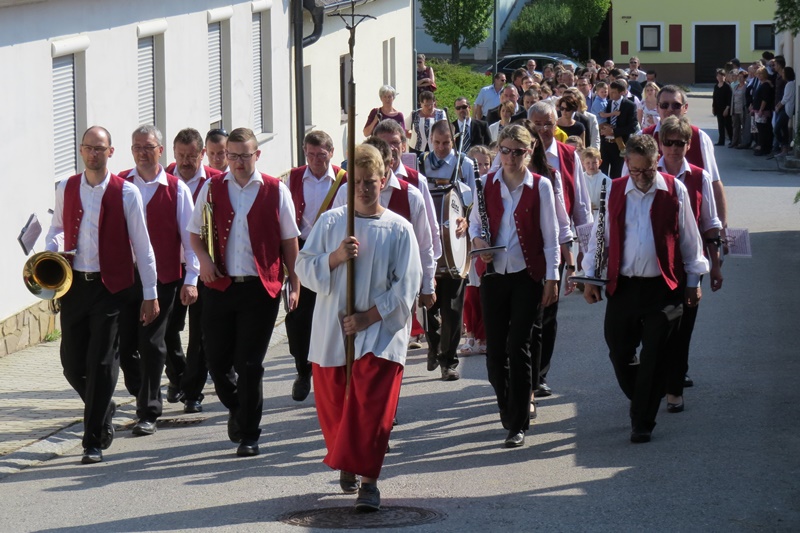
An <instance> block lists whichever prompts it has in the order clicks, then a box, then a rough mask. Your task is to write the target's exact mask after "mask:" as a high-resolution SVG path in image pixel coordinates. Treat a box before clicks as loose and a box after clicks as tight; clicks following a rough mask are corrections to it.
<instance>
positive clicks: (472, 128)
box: [453, 96, 492, 153]
mask: <svg viewBox="0 0 800 533" xmlns="http://www.w3.org/2000/svg"><path fill="white" fill-rule="evenodd" d="M455 107H456V116H457V117H458V118H457V119H456V120H454V121H453V129H455V131H456V135H457V136H458V141H456V145H457V146H460V147H461V149H462V151H463V152H464V153H466V152H468V151H469V149H470V148H471V147H473V146H480V145H483V146H489V145H490V144H491V142H492V137H491V135H490V134H489V125H488V124H487V123H486V122H484V121H483V120H478V119H474V118H470V116H469V111H470V105H469V100H468V99H467V98H466V97H465V96H459V97H458V98H456V103H455Z"/></svg>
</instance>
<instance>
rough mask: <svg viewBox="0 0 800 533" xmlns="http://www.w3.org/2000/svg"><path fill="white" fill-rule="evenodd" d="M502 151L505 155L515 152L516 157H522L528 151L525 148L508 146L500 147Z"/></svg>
mask: <svg viewBox="0 0 800 533" xmlns="http://www.w3.org/2000/svg"><path fill="white" fill-rule="evenodd" d="M499 150H500V153H501V154H503V155H508V154H513V156H514V157H522V156H523V155H525V154H526V153H527V152H528V151H527V150H526V149H524V148H513V149H512V148H506V147H505V146H501V147H500V148H499Z"/></svg>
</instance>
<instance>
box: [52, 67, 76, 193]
mask: <svg viewBox="0 0 800 533" xmlns="http://www.w3.org/2000/svg"><path fill="white" fill-rule="evenodd" d="M75 122H76V111H75V55H74V54H69V55H65V56H61V57H56V58H54V59H53V137H54V139H53V141H54V142H53V155H54V161H55V179H56V181H60V180H62V179H64V178H68V177H69V176H72V175H73V174H76V173H77V155H78V153H77V138H76V137H77V132H76V125H75Z"/></svg>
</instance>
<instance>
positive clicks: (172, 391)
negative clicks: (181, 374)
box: [167, 385, 184, 403]
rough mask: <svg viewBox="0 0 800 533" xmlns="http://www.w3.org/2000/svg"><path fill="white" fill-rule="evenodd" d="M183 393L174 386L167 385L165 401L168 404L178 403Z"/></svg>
mask: <svg viewBox="0 0 800 533" xmlns="http://www.w3.org/2000/svg"><path fill="white" fill-rule="evenodd" d="M183 396H184V395H183V391H181V390H180V389H179V388H178V387H176V386H174V385H167V401H168V402H169V403H178V402H180V401H181V400H183Z"/></svg>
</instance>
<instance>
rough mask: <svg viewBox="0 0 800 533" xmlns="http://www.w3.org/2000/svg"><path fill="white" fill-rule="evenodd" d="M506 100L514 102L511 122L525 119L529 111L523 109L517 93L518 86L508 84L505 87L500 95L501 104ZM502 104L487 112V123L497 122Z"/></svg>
mask: <svg viewBox="0 0 800 533" xmlns="http://www.w3.org/2000/svg"><path fill="white" fill-rule="evenodd" d="M506 102H514V107H515V109H514V114H513V115H512V116H511V122H516V121H517V120H523V119H524V118H525V117H526V116H527V113H525V110H524V109H522V108H521V107H520V105H519V95H518V93H517V88H516V87H514V86H513V85H506V86H505V88H504V89H503V92H502V94H501V95H500V105H503V104H504V103H506ZM500 105H498V106H497V107H495V108H494V109H491V110H490V111H489V112H488V113H487V114H486V123H487V124H494V123H495V122H497V121H499V120H500Z"/></svg>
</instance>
